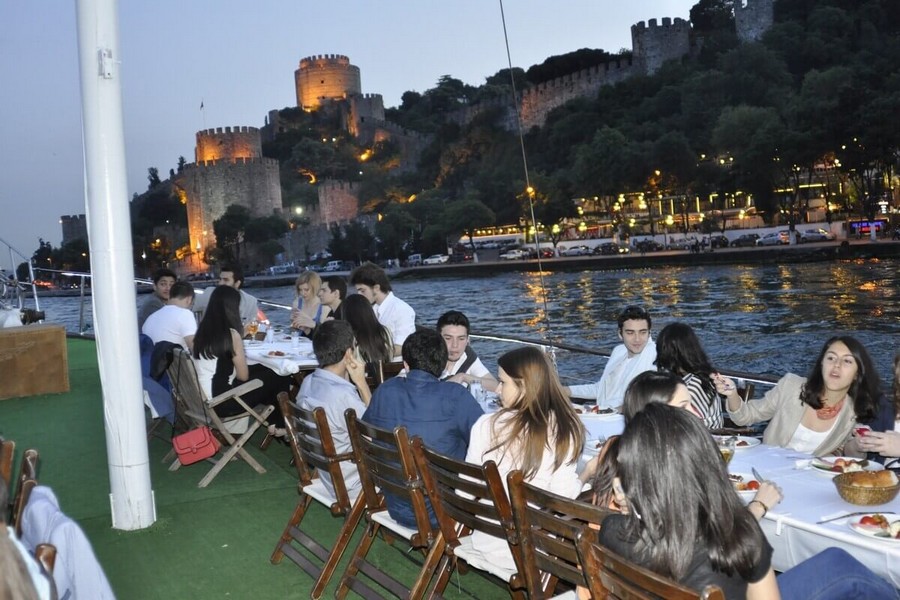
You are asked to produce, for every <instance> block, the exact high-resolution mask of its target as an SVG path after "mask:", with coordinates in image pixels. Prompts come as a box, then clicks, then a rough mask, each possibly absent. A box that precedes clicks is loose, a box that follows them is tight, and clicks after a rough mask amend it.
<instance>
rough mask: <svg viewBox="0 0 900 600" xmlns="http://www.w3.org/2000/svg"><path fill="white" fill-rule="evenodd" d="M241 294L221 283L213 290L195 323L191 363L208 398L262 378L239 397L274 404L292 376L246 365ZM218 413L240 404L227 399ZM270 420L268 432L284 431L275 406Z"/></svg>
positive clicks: (230, 411)
mask: <svg viewBox="0 0 900 600" xmlns="http://www.w3.org/2000/svg"><path fill="white" fill-rule="evenodd" d="M240 305H241V294H240V292H238V291H237V290H236V289H234V288H232V287H229V286H226V285H220V286H218V287H216V289H214V290H213V292H212V295H211V296H210V298H209V304H208V305H207V307H206V312H205V313H204V315H203V320H201V321H200V324H199V325H198V326H197V334H196V335H195V336H194V354H193V356H194V364H195V365H196V367H197V377H198V378H199V380H200V385H201V386H203V390H204V392H206V395H207V396H208V397H210V398H212V397H214V396H218V395H219V394H222V393H224V392H227V391H228V390H230V389H231V388H234V387H237V386H239V385H241V384H242V383H245V382H247V381H250V380H251V379H259V380H260V381H262V383H263V385H262V387H259V388H256V389H255V390H252V391H250V392H248V393H246V394H244V395H242V398H243V399H244V400H245V401H246V402H247V404H248V405H250V406H254V405H256V404H271V405H276V396H277V395H278V393H279V392H286V391H288V390H289V389H290V384H291V378H290V377H282V376H280V375H278V374H277V373H275V372H274V371H272V370H271V369H269V368H267V367H265V366H263V365H259V364H256V365H247V357H246V355H245V354H244V342H243V339H242V336H241V334H240V333H239V332H240V331H243V327H242V325H241V314H240ZM216 412H217V413H218V414H219V415H220V416H230V415H236V414H240V413H241V412H243V407H242V406H241V405H240V404H238V403H237V402H236V401H235V400H229V401H228V402H224V403H222V404H220V405H218V406H217V407H216ZM269 422H270V423H272V426H271V427H270V431H269V433H272V434H274V435H283V432H284V430H283V429H281V427H283V426H284V417H283V416H282V415H281V411H278V410H276V411H275V412H273V413H272V414H271V415H270V416H269Z"/></svg>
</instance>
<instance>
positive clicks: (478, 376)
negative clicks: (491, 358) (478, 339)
mask: <svg viewBox="0 0 900 600" xmlns="http://www.w3.org/2000/svg"><path fill="white" fill-rule="evenodd" d="M437 330H438V333H439V334H441V338H443V340H444V343H445V344H447V357H448V358H447V366H446V367H445V368H444V372H443V373H441V379H443V380H446V381H452V382H454V383H460V384H462V385H464V386H468V385H469V384H470V383H474V382H476V381H477V382H479V383H481V387H483V388H484V389H486V390H488V391H490V392H494V391H496V390H497V380H496V379H495V378H494V376H493V375H491V373H490V371H488V370H487V367H485V366H484V363H482V362H481V359H480V358H478V355H477V354H475V351H474V350H473V349H472V347H471V346H470V345H469V318H468V317H466V315H464V314H463V313H461V312H460V311H458V310H450V311H447V312H445V313H444V314H442V315H441V316H440V318H439V319H438V321H437Z"/></svg>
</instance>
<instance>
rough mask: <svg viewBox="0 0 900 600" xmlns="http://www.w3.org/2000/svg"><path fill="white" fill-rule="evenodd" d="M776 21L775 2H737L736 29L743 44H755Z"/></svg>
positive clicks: (768, 0)
mask: <svg viewBox="0 0 900 600" xmlns="http://www.w3.org/2000/svg"><path fill="white" fill-rule="evenodd" d="M774 21H775V6H774V2H773V0H736V2H735V3H734V27H735V30H736V31H737V36H738V39H740V40H741V41H742V42H755V41H757V40H758V39H760V38H761V37H762V36H763V34H764V33H765V32H766V31H768V30H769V28H770V27H772V23H773V22H774Z"/></svg>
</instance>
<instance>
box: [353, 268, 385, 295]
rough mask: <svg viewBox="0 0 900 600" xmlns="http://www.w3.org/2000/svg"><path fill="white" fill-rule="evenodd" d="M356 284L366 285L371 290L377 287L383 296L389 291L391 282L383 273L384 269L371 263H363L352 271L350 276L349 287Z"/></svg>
mask: <svg viewBox="0 0 900 600" xmlns="http://www.w3.org/2000/svg"><path fill="white" fill-rule="evenodd" d="M357 284H361V285H367V286H369V287H371V288H374V287H375V286H376V285H377V286H378V287H379V288H380V289H381V291H382V292H384V293H385V294H387V293H388V292H390V291H391V282H390V280H389V279H388V276H387V273H385V272H384V269H382V268H381V267H379V266H378V265H376V264H375V263H371V262H365V263H363V264H361V265H359V266H358V267H356V268H355V269H353V272H352V273H351V274H350V285H357Z"/></svg>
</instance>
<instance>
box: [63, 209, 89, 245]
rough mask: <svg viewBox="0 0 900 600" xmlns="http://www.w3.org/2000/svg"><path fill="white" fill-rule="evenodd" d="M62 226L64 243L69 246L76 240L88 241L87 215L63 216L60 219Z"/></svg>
mask: <svg viewBox="0 0 900 600" xmlns="http://www.w3.org/2000/svg"><path fill="white" fill-rule="evenodd" d="M59 224H60V225H62V243H63V244H68V243H69V242H74V241H75V240H79V239H80V240H87V239H88V235H87V217H86V216H85V215H62V216H61V217H60V218H59Z"/></svg>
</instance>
